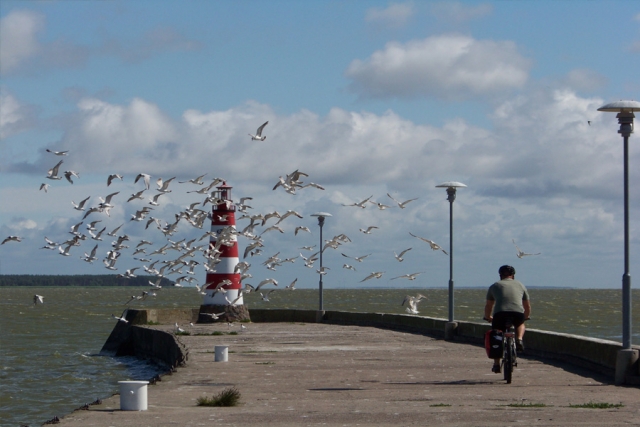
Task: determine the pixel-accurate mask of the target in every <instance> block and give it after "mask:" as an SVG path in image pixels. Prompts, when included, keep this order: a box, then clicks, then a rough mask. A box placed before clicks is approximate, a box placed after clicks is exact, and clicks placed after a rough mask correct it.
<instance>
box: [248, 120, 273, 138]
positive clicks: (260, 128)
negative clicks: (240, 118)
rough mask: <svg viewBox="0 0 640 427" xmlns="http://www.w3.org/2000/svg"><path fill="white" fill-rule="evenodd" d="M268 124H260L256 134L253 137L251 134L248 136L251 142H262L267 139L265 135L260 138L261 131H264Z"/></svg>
mask: <svg viewBox="0 0 640 427" xmlns="http://www.w3.org/2000/svg"><path fill="white" fill-rule="evenodd" d="M268 124H269V121H266V122H264V123H263V124H262V126H260V127H259V128H258V130H257V131H256V134H255V135H251V134H249V136H250V137H251V140H252V141H264V140H265V139H267V136H266V135H265V136H262V131H263V130H264V127H265V126H266V125H268Z"/></svg>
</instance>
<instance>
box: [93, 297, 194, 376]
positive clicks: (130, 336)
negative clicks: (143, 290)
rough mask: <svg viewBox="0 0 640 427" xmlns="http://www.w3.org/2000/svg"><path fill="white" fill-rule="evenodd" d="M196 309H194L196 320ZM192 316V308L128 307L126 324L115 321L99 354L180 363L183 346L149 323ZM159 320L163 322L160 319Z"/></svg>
mask: <svg viewBox="0 0 640 427" xmlns="http://www.w3.org/2000/svg"><path fill="white" fill-rule="evenodd" d="M197 312H198V309H195V316H196V319H197V317H198V313H197ZM190 316H193V312H192V310H172V309H168V310H128V311H127V313H126V314H125V318H126V319H127V320H128V321H129V323H124V322H118V323H116V326H115V327H114V328H113V331H111V334H110V335H109V338H107V341H106V342H105V344H104V345H103V346H102V350H101V353H107V354H112V355H114V356H135V357H138V358H140V359H145V360H150V361H152V362H154V363H157V364H159V365H161V366H164V367H166V368H167V369H173V368H175V367H177V366H181V365H183V364H184V363H185V362H186V360H187V356H188V352H187V351H186V349H185V348H184V346H183V345H182V344H181V343H180V342H178V341H177V340H176V338H175V336H174V335H173V334H171V333H168V332H164V331H160V330H157V329H152V328H149V327H146V326H142V325H147V324H148V323H161V324H164V323H168V324H171V323H175V322H176V321H181V322H182V321H184V319H190V318H191V317H190ZM159 320H162V321H159Z"/></svg>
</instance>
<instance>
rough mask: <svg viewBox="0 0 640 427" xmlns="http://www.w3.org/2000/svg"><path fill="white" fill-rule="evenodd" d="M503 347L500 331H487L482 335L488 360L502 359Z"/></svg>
mask: <svg viewBox="0 0 640 427" xmlns="http://www.w3.org/2000/svg"><path fill="white" fill-rule="evenodd" d="M503 346H504V337H503V335H502V331H499V330H497V329H489V330H488V331H487V332H486V333H485V334H484V349H485V350H486V351H487V357H489V358H490V359H498V358H500V357H502V354H503Z"/></svg>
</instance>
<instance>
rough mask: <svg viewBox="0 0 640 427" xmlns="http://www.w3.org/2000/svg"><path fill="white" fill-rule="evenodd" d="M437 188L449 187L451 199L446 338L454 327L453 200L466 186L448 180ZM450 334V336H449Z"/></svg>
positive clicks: (448, 195)
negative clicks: (457, 191)
mask: <svg viewBox="0 0 640 427" xmlns="http://www.w3.org/2000/svg"><path fill="white" fill-rule="evenodd" d="M436 187H437V188H446V189H447V200H448V201H449V325H448V326H447V329H445V338H452V336H451V335H452V334H453V329H454V328H455V326H456V325H455V324H454V323H453V201H454V200H455V199H456V190H457V188H459V187H463V188H464V187H466V185H464V184H463V183H461V182H455V181H447V182H443V183H442V184H438V185H436ZM448 334H449V336H447V335H448Z"/></svg>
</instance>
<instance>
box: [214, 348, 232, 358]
mask: <svg viewBox="0 0 640 427" xmlns="http://www.w3.org/2000/svg"><path fill="white" fill-rule="evenodd" d="M215 349H216V358H215V361H216V362H228V361H229V346H228V345H217V346H216V347H215Z"/></svg>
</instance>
